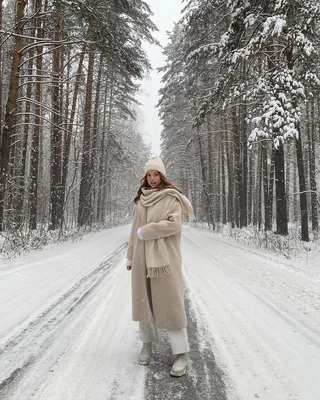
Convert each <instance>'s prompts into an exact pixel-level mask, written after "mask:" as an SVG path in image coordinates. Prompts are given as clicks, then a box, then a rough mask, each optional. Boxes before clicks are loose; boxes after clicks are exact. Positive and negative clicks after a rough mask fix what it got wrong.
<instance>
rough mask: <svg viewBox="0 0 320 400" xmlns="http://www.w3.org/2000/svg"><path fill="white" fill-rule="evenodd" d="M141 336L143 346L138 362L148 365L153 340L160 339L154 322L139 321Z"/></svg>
mask: <svg viewBox="0 0 320 400" xmlns="http://www.w3.org/2000/svg"><path fill="white" fill-rule="evenodd" d="M139 337H140V340H141V341H142V342H143V346H142V349H141V352H140V355H139V359H138V362H139V364H141V365H148V364H149V362H150V358H151V354H152V345H151V343H152V342H157V341H158V332H157V329H156V328H155V326H154V324H153V323H152V322H145V321H140V322H139Z"/></svg>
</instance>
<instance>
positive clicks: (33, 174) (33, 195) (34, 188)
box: [29, 0, 43, 229]
mask: <svg viewBox="0 0 320 400" xmlns="http://www.w3.org/2000/svg"><path fill="white" fill-rule="evenodd" d="M41 7H42V0H36V9H37V10H40V9H41ZM36 26H37V37H38V38H42V37H43V29H42V21H41V20H40V19H39V18H38V19H37V22H36ZM42 52H43V46H37V61H36V92H35V100H36V104H35V110H34V114H35V120H34V130H33V136H32V143H31V154H30V188H29V204H30V220H29V225H30V229H37V222H38V218H37V215H38V209H37V208H38V176H39V138H40V125H41V80H42V78H41V76H42V63H43V55H42Z"/></svg>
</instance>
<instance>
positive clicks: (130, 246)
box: [127, 207, 137, 261]
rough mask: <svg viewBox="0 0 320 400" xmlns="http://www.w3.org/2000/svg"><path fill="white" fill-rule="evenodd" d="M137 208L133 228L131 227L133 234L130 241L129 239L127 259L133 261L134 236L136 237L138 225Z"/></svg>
mask: <svg viewBox="0 0 320 400" xmlns="http://www.w3.org/2000/svg"><path fill="white" fill-rule="evenodd" d="M136 222H137V207H136V208H135V211H134V217H133V221H132V226H131V233H130V239H129V246H128V250H127V259H128V260H130V261H132V257H133V238H134V235H136V234H137V233H136V230H137V228H136V225H137V223H136Z"/></svg>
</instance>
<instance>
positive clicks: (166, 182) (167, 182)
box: [133, 171, 182, 204]
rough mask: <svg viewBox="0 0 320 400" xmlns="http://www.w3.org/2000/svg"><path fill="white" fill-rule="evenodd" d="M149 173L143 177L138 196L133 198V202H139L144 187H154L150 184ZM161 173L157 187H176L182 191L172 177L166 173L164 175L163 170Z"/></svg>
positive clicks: (160, 188) (159, 188)
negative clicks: (167, 176) (169, 177)
mask: <svg viewBox="0 0 320 400" xmlns="http://www.w3.org/2000/svg"><path fill="white" fill-rule="evenodd" d="M158 172H159V171H158ZM147 175H148V173H146V174H145V176H144V177H143V178H142V179H141V185H140V187H139V190H138V193H137V195H136V197H135V198H134V199H133V202H134V203H135V204H137V203H138V201H139V200H140V196H141V195H142V189H152V188H151V186H150V185H149V184H148V179H147ZM159 175H160V184H159V186H158V187H157V189H158V190H163V189H175V190H177V191H178V192H180V193H182V191H181V190H180V189H178V188H177V187H176V185H175V184H174V182H172V181H171V180H170V179H168V178H166V177H165V176H164V175H162V173H161V172H159Z"/></svg>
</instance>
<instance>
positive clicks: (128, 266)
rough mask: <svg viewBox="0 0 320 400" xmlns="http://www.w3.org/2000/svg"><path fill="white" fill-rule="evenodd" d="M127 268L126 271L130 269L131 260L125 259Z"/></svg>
mask: <svg viewBox="0 0 320 400" xmlns="http://www.w3.org/2000/svg"><path fill="white" fill-rule="evenodd" d="M127 270H128V271H131V270H132V260H127Z"/></svg>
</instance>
